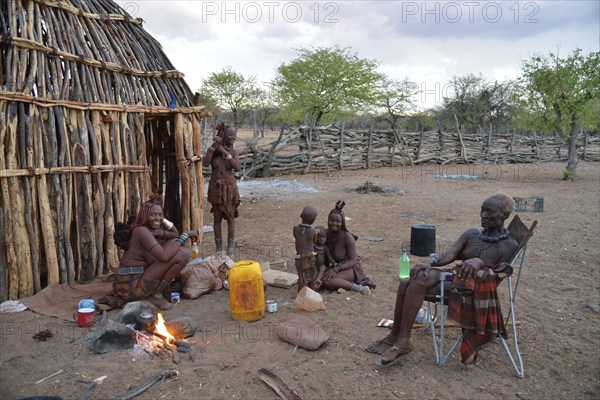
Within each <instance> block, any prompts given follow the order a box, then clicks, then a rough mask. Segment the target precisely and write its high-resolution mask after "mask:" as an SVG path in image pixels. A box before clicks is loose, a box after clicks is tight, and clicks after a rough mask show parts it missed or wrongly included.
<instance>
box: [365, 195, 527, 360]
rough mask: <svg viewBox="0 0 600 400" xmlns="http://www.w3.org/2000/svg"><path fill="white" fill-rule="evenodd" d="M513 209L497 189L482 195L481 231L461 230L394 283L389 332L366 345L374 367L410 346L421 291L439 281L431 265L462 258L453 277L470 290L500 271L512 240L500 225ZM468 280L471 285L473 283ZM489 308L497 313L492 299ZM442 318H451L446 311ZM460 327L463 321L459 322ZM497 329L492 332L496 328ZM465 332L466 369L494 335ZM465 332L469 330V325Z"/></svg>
mask: <svg viewBox="0 0 600 400" xmlns="http://www.w3.org/2000/svg"><path fill="white" fill-rule="evenodd" d="M514 207H515V206H514V201H513V199H512V198H510V197H509V196H507V195H505V194H501V193H498V194H494V195H492V196H490V197H488V198H487V199H486V200H485V201H484V202H483V204H482V205H481V212H480V218H481V227H482V228H483V229H482V230H481V229H479V228H471V229H468V230H466V231H465V232H463V233H462V234H461V235H460V237H459V238H458V239H457V240H456V242H454V244H452V245H451V246H450V247H448V248H447V249H445V250H444V251H442V252H440V254H439V255H437V254H432V255H431V257H430V258H428V259H427V260H426V261H424V262H422V263H420V264H417V265H415V267H414V268H412V269H411V271H410V278H409V279H403V280H402V281H401V282H400V285H399V286H398V292H397V294H396V305H395V309H394V325H393V328H392V332H391V333H390V334H389V335H387V336H386V337H384V338H383V339H381V340H380V341H378V342H375V343H373V344H371V345H370V346H369V347H367V349H366V350H367V351H369V352H371V353H375V354H380V355H381V357H378V358H377V360H376V361H375V363H376V364H377V365H379V366H382V367H387V366H390V365H392V364H394V363H396V362H397V361H398V360H399V359H400V356H402V355H403V354H406V353H409V352H410V351H411V350H412V347H411V345H410V335H411V331H412V326H413V323H414V322H415V318H416V316H417V313H418V312H419V309H420V308H421V305H422V303H423V300H424V298H425V295H426V294H435V293H437V292H438V291H439V288H437V287H436V286H437V285H438V284H439V282H440V278H439V275H440V273H441V272H442V269H434V268H431V267H432V266H443V265H448V264H450V263H452V262H454V261H456V260H462V262H459V263H457V264H456V265H455V266H454V268H453V274H454V281H455V283H462V285H460V286H462V288H463V289H464V288H465V287H467V286H469V285H467V284H465V283H468V282H471V283H472V287H471V289H473V286H476V285H477V284H479V283H481V282H483V281H484V280H485V279H487V278H493V275H491V273H492V270H498V269H502V267H504V266H505V265H506V263H508V262H510V259H511V257H512V256H513V254H514V253H515V251H516V249H517V247H518V244H517V242H516V241H515V240H513V239H511V238H510V237H509V235H508V231H507V230H506V228H504V221H505V220H506V219H507V218H508V217H509V216H510V214H511V213H512V212H513V211H514ZM473 279H474V280H475V282H476V283H473ZM492 280H493V279H492ZM445 284H446V285H448V288H447V289H446V286H444V289H445V290H448V292H449V291H450V285H451V282H445ZM455 286H456V285H455ZM494 289H495V281H494ZM459 296H460V295H459ZM458 300H459V301H460V300H461V298H460V297H459V299H458ZM490 304H491V303H490ZM493 306H494V307H497V310H496V311H497V314H498V315H500V312H499V311H500V310H499V304H495V303H494V304H493ZM450 308H452V305H451V307H450ZM448 317H449V318H452V317H453V316H452V314H451V313H450V312H449V314H448ZM453 319H456V318H453ZM459 322H462V321H459ZM488 322H490V323H491V325H492V326H493V327H495V328H494V329H496V328H498V324H500V325H501V327H503V323H502V317H501V315H500V318H499V320H496V321H488ZM461 326H463V325H462V324H461ZM501 327H500V328H498V330H501ZM467 331H468V330H467V329H463V332H464V333H465V336H464V337H463V346H461V354H462V356H463V359H462V362H463V363H464V364H465V365H466V366H467V367H473V366H475V363H476V361H477V353H478V351H479V349H480V348H481V346H482V345H483V344H484V343H486V340H487V341H489V340H491V339H493V337H495V335H493V336H492V335H487V334H486V335H484V336H485V337H484V336H482V337H481V338H477V340H474V341H471V340H470V339H469V336H468V335H470V333H467ZM469 331H472V332H475V331H474V330H472V329H469ZM486 333H487V332H486Z"/></svg>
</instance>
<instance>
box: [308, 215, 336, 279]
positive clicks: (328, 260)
mask: <svg viewBox="0 0 600 400" xmlns="http://www.w3.org/2000/svg"><path fill="white" fill-rule="evenodd" d="M315 231H316V232H317V237H316V239H315V243H314V244H313V250H314V252H315V260H316V261H315V264H316V266H317V277H316V278H315V280H314V282H312V284H311V285H310V288H311V289H313V290H317V289H319V288H320V287H321V285H322V284H323V282H321V277H322V276H323V273H324V272H325V270H326V269H327V268H328V267H329V266H332V265H334V264H335V260H334V259H333V257H332V256H331V253H330V252H329V248H328V247H327V246H326V245H325V241H326V240H327V231H326V230H325V228H324V227H322V226H317V227H315Z"/></svg>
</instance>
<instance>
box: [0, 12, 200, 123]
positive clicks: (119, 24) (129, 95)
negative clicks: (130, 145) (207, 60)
mask: <svg viewBox="0 0 600 400" xmlns="http://www.w3.org/2000/svg"><path fill="white" fill-rule="evenodd" d="M1 7H2V13H1V16H0V18H2V19H1V20H0V28H1V31H0V35H1V41H2V44H3V45H2V48H1V50H0V51H1V54H2V58H3V60H5V62H3V63H2V64H3V65H2V66H1V68H2V70H0V84H1V89H2V93H1V96H2V98H4V99H12V100H19V101H25V102H29V101H30V102H34V101H35V102H42V103H47V104H50V103H54V104H56V103H60V104H64V105H67V106H71V107H73V106H74V107H75V108H77V107H78V106H81V107H84V108H87V109H105V110H107V111H108V110H115V111H126V112H127V111H134V112H135V111H141V112H153V113H155V112H168V111H169V110H172V109H173V108H177V111H179V112H198V111H202V108H196V109H192V108H191V107H193V106H194V104H193V95H192V93H191V91H190V89H189V87H188V86H187V84H186V83H185V81H184V80H183V74H182V73H181V72H179V71H177V70H176V69H175V67H174V66H173V65H172V64H171V62H170V61H169V59H168V58H167V57H166V55H165V53H164V52H163V50H162V48H161V46H160V44H159V43H158V42H157V41H156V40H155V39H154V38H152V37H151V36H150V35H149V34H148V32H146V31H145V30H144V28H143V26H142V22H143V21H142V19H140V18H133V17H131V16H130V15H129V14H128V13H127V12H126V11H125V10H123V9H122V8H121V7H119V6H118V5H117V4H116V3H114V2H113V1H111V0H84V1H80V0H63V1H53V0H5V1H2V6H1ZM13 49H15V50H17V51H12V50H13ZM32 50H33V51H32Z"/></svg>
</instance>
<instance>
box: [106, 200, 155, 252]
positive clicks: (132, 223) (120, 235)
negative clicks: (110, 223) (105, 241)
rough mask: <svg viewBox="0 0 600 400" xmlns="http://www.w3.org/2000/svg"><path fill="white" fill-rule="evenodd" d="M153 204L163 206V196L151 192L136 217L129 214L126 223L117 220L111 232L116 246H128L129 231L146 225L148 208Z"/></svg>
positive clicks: (148, 213) (126, 247) (122, 248)
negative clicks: (113, 231) (113, 230)
mask: <svg viewBox="0 0 600 400" xmlns="http://www.w3.org/2000/svg"><path fill="white" fill-rule="evenodd" d="M155 205H159V206H161V207H163V197H162V196H161V195H159V194H154V193H152V194H151V195H150V198H149V199H148V201H146V202H144V203H142V205H141V207H140V210H139V211H138V213H137V217H136V216H135V215H130V216H129V217H128V219H127V223H122V222H117V225H116V226H115V233H113V239H114V241H115V244H116V245H117V247H119V248H120V249H121V250H127V249H128V248H129V238H130V237H131V231H133V229H135V228H137V227H138V226H144V225H146V223H147V222H148V216H149V215H150V209H152V207H154V206H155Z"/></svg>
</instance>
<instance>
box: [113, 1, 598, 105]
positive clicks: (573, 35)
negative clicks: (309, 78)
mask: <svg viewBox="0 0 600 400" xmlns="http://www.w3.org/2000/svg"><path fill="white" fill-rule="evenodd" d="M117 3H118V4H119V5H120V6H121V7H123V8H124V9H125V10H127V11H128V12H129V13H130V14H131V15H133V16H135V17H139V18H142V19H143V20H144V21H145V22H144V27H145V29H146V30H147V31H148V32H149V33H150V34H151V35H152V36H154V38H156V39H157V40H158V41H159V42H160V43H161V44H162V46H163V49H164V51H165V53H166V54H167V56H168V57H169V59H170V60H171V62H172V63H173V65H174V66H175V68H177V69H178V70H179V71H181V72H183V73H184V74H185V76H186V81H187V83H188V84H189V86H190V88H191V89H192V91H196V90H197V89H199V88H200V86H201V85H202V80H203V79H204V78H205V77H206V76H207V75H208V74H209V73H211V72H218V71H221V70H222V69H223V68H225V67H227V66H231V67H232V68H233V69H234V70H235V71H237V72H240V73H242V74H244V75H246V76H250V75H253V76H256V77H257V79H258V80H259V82H268V81H269V80H271V79H272V78H273V77H274V75H275V71H276V69H277V67H278V66H279V65H281V64H282V63H286V62H289V61H291V60H293V59H294V58H296V56H297V52H296V50H295V49H298V48H301V47H307V48H311V47H330V46H334V45H338V46H340V47H344V48H350V49H351V51H353V52H356V53H358V55H359V56H360V57H362V58H369V59H374V60H377V61H379V62H380V63H381V65H380V67H379V68H380V71H381V72H383V73H385V74H387V75H388V76H389V77H391V78H394V79H398V80H401V79H403V78H405V77H407V78H409V79H411V80H412V81H414V82H417V83H418V84H419V85H420V87H421V89H422V90H423V91H424V93H423V94H422V95H421V96H420V97H421V98H420V99H419V102H420V103H422V104H424V105H426V106H431V105H434V104H435V103H436V102H439V101H441V97H442V96H443V95H444V93H445V91H447V90H448V89H447V88H448V86H447V83H448V81H449V80H450V79H451V78H452V76H454V75H458V76H462V75H466V74H468V73H476V74H479V73H481V74H482V75H483V76H484V77H485V78H486V79H489V80H494V79H497V80H504V79H507V78H515V77H516V76H517V75H518V74H519V71H520V66H521V62H522V60H524V59H528V58H529V57H531V56H532V55H533V54H535V53H548V52H550V51H557V50H558V51H559V54H561V55H563V56H566V55H568V54H569V53H570V52H571V51H572V50H573V49H574V48H576V47H579V48H581V49H583V50H584V51H585V52H589V51H599V40H600V28H599V24H600V23H599V20H600V2H599V1H597V0H570V1H555V0H551V1H516V0H508V1H507V0H497V1H481V0H480V1H470V0H465V1H314V0H311V1H270V0H266V1H197V0H186V1H173V0H133V1H126V0H120V1H117Z"/></svg>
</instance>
